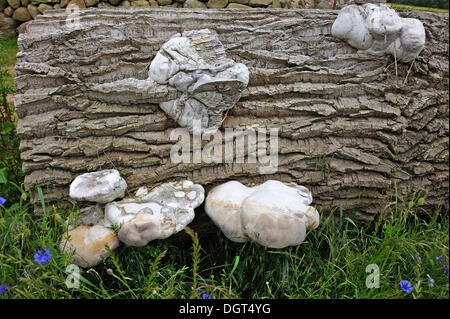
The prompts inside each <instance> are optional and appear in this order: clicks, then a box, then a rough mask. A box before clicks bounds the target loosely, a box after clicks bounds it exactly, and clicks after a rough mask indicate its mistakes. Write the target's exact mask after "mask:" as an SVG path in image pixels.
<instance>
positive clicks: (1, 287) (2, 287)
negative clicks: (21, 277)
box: [0, 285, 9, 294]
mask: <svg viewBox="0 0 450 319" xmlns="http://www.w3.org/2000/svg"><path fill="white" fill-rule="evenodd" d="M8 289H9V287H8V286H7V285H0V294H2V293H4V292H6V291H7V290H8Z"/></svg>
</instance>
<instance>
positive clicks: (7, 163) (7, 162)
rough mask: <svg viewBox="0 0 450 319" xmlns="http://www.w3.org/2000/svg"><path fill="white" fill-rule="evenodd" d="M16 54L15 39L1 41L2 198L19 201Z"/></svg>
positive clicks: (20, 166) (0, 150) (0, 138)
mask: <svg viewBox="0 0 450 319" xmlns="http://www.w3.org/2000/svg"><path fill="white" fill-rule="evenodd" d="M16 53H17V42H16V41H15V40H8V41H5V40H0V187H1V196H3V197H7V198H10V199H11V200H17V199H18V197H19V196H20V195H21V193H22V192H21V191H20V189H21V184H22V182H23V173H22V163H21V161H20V152H19V142H20V141H19V138H18V137H17V132H16V123H17V116H16V114H15V109H14V106H13V104H12V102H11V98H12V94H13V93H14V91H15V87H14V81H13V79H14V75H13V74H12V72H11V71H10V70H11V69H12V70H14V69H13V67H14V64H15V59H16Z"/></svg>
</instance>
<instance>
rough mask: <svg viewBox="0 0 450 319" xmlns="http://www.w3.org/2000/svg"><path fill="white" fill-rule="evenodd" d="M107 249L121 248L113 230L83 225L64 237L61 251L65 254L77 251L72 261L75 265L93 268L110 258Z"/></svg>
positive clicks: (60, 247)
mask: <svg viewBox="0 0 450 319" xmlns="http://www.w3.org/2000/svg"><path fill="white" fill-rule="evenodd" d="M106 247H109V249H110V250H114V249H116V248H117V247H119V239H118V238H117V235H116V234H115V233H114V231H113V230H112V229H110V228H106V227H103V226H100V225H95V226H87V225H81V226H78V227H77V228H75V229H73V230H70V231H69V232H67V233H65V234H64V235H63V237H62V240H61V244H60V246H59V249H60V251H62V252H65V253H72V252H73V251H75V254H74V256H73V258H72V261H71V262H73V263H74V264H77V265H78V266H80V267H93V266H95V265H97V264H99V263H100V262H101V261H102V259H103V258H106V257H108V256H109V252H108V250H107V249H106Z"/></svg>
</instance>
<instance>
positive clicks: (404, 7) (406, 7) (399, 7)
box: [387, 3, 448, 14]
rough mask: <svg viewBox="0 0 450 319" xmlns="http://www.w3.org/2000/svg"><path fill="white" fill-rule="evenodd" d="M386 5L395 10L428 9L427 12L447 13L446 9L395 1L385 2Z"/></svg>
mask: <svg viewBox="0 0 450 319" xmlns="http://www.w3.org/2000/svg"><path fill="white" fill-rule="evenodd" d="M387 5H388V6H390V7H391V8H393V9H397V10H415V11H429V12H435V13H447V14H448V9H437V8H426V7H416V6H410V5H406V4H396V3H387Z"/></svg>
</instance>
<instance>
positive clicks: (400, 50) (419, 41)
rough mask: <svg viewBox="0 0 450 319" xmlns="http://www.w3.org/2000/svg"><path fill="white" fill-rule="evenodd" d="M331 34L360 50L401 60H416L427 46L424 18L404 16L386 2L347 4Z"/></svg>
mask: <svg viewBox="0 0 450 319" xmlns="http://www.w3.org/2000/svg"><path fill="white" fill-rule="evenodd" d="M331 34H332V35H333V36H334V37H337V38H339V39H342V40H344V41H346V42H347V43H348V44H349V45H351V46H352V47H354V48H356V49H358V50H359V51H358V52H359V53H363V54H373V55H383V54H391V55H393V56H395V57H396V58H397V59H398V60H399V61H401V62H410V61H412V60H414V58H416V57H417V56H418V55H419V54H420V52H421V51H422V49H423V48H424V46H425V28H424V27H423V24H422V22H420V21H419V20H417V19H411V18H401V17H400V16H399V15H398V14H397V12H396V11H395V10H394V9H392V8H390V7H389V6H387V5H385V4H371V3H367V4H364V5H361V6H360V5H349V6H346V7H344V8H343V9H342V10H341V11H340V12H339V15H338V17H337V18H336V20H335V21H334V23H333V26H332V28H331Z"/></svg>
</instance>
